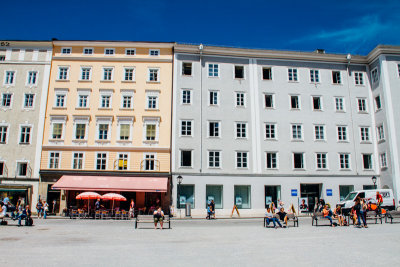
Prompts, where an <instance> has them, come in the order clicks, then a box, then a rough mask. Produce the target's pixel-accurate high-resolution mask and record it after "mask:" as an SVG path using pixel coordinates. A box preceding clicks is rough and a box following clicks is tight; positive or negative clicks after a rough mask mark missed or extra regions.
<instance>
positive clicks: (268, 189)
mask: <svg viewBox="0 0 400 267" xmlns="http://www.w3.org/2000/svg"><path fill="white" fill-rule="evenodd" d="M280 199H281V186H280V185H266V186H265V208H267V207H269V205H270V204H271V202H274V203H275V207H278V200H280Z"/></svg>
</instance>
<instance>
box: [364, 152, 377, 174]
mask: <svg viewBox="0 0 400 267" xmlns="http://www.w3.org/2000/svg"><path fill="white" fill-rule="evenodd" d="M364 156H369V159H370V164H371V166H370V168H365V162H364ZM361 162H362V167H363V170H364V171H373V170H374V165H375V164H374V154H373V153H362V154H361Z"/></svg>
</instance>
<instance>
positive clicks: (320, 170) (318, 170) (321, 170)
mask: <svg viewBox="0 0 400 267" xmlns="http://www.w3.org/2000/svg"><path fill="white" fill-rule="evenodd" d="M316 171H317V172H327V171H329V169H316Z"/></svg>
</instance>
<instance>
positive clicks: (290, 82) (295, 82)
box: [288, 81, 299, 83]
mask: <svg viewBox="0 0 400 267" xmlns="http://www.w3.org/2000/svg"><path fill="white" fill-rule="evenodd" d="M288 83H299V81H288Z"/></svg>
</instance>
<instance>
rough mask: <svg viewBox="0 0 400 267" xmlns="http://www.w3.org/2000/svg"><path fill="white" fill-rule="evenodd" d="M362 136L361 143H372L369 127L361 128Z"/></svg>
mask: <svg viewBox="0 0 400 267" xmlns="http://www.w3.org/2000/svg"><path fill="white" fill-rule="evenodd" d="M360 136H361V142H369V141H371V140H370V135H369V127H360Z"/></svg>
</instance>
